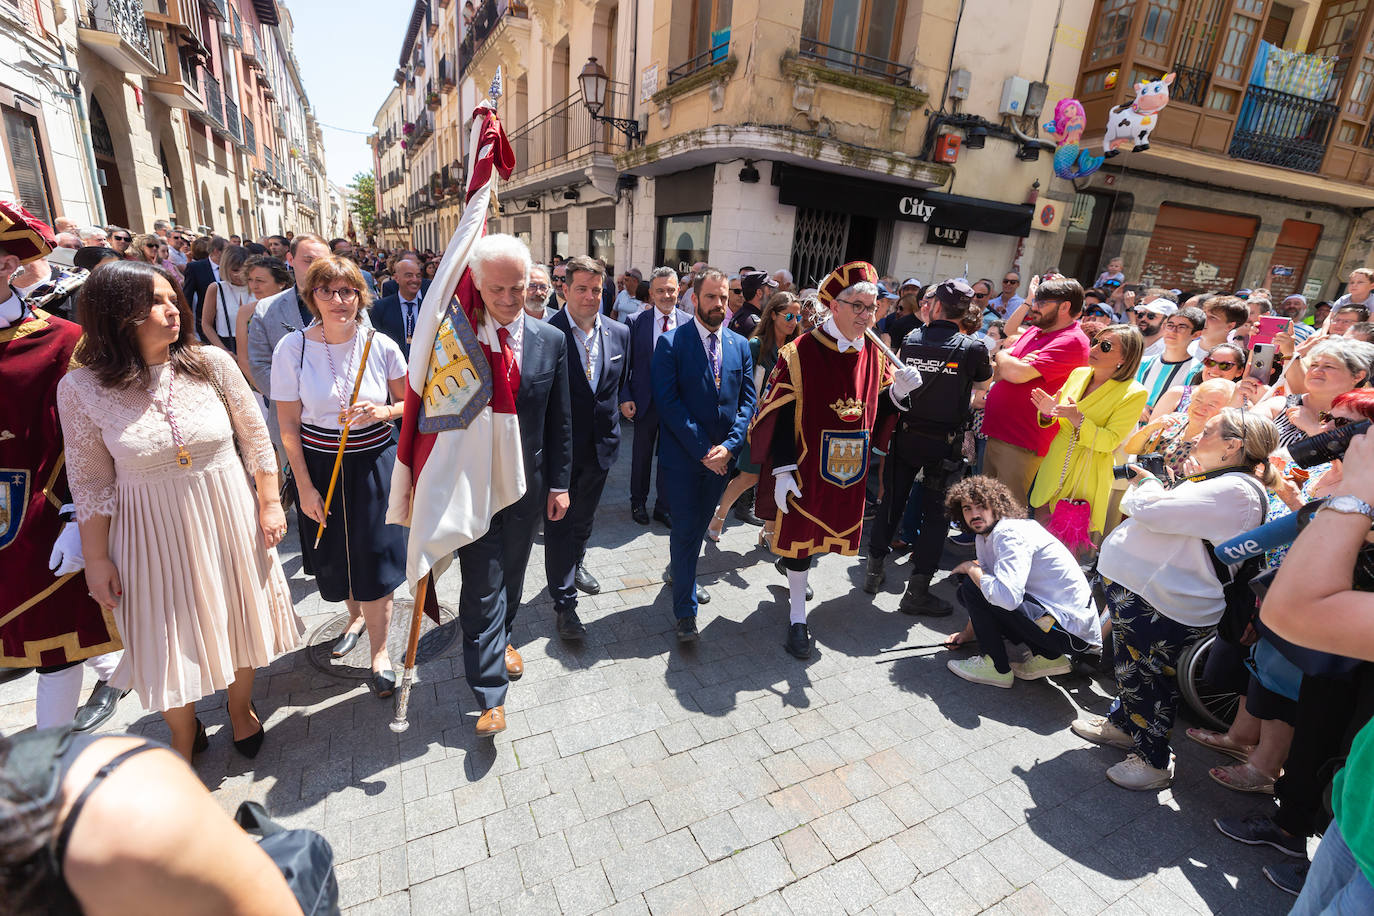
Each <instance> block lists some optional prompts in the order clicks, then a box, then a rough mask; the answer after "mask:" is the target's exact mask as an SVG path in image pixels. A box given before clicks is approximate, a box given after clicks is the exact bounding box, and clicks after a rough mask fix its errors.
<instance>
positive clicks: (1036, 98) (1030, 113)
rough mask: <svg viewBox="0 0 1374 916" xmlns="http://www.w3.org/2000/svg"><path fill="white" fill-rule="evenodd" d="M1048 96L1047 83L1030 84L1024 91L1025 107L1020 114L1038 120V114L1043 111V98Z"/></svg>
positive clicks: (1048, 88)
mask: <svg viewBox="0 0 1374 916" xmlns="http://www.w3.org/2000/svg"><path fill="white" fill-rule="evenodd" d="M1049 94H1050V86H1049V83H1042V82H1040V81H1038V80H1037V81H1036V82H1034V83H1031V84H1030V88H1029V89H1028V90H1027V91H1026V107H1025V108H1024V109H1022V111H1021V113H1022V114H1024V115H1025V116H1026V117H1028V118H1038V117H1040V113H1041V112H1042V111H1044V110H1045V97H1046V96H1047V95H1049Z"/></svg>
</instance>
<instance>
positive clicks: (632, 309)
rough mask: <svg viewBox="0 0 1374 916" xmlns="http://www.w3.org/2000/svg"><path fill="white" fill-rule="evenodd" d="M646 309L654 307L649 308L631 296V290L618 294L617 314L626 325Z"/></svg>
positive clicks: (616, 302)
mask: <svg viewBox="0 0 1374 916" xmlns="http://www.w3.org/2000/svg"><path fill="white" fill-rule="evenodd" d="M646 308H652V306H647V305H645V304H644V303H643V302H640V301H639V300H638V299H636V298H635V297H634V296H631V295H630V292H629V290H624V289H622V290H621V291H620V292H618V293H616V296H615V313H616V315H617V316H618V317H619V318H620V320H621V321H623V322H625V323H626V324H629V323H630V319H632V318H634V317H635V316H636V315H638V314H639V313H640V312H642V311H643V310H644V309H646Z"/></svg>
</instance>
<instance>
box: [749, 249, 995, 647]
mask: <svg viewBox="0 0 1374 916" xmlns="http://www.w3.org/2000/svg"><path fill="white" fill-rule="evenodd" d="M965 288H967V287H965ZM819 298H820V301H821V303H822V304H823V305H826V306H828V307H829V308H830V317H829V318H827V319H826V320H825V322H824V324H822V325H821V326H820V327H819V328H816V329H815V330H813V331H811V332H810V333H809V334H804V335H802V336H801V337H798V338H797V339H796V341H794V342H793V343H791V344H788V345H787V346H786V347H784V348H783V350H782V355H781V358H780V359H779V360H778V364H777V366H775V367H774V369H773V372H772V375H771V376H770V377H769V380H768V385H767V388H766V389H765V391H766V394H765V396H764V400H763V402H762V403H761V404H760V406H759V410H758V415H757V418H756V419H755V421H754V425H753V428H752V429H751V431H750V438H749V442H750V449H751V451H750V457H751V458H752V459H753V461H754V463H756V464H758V465H759V486H758V507H759V508H758V511H759V515H760V516H761V517H763V518H766V519H773V520H774V530H773V540H772V544H771V546H772V550H773V552H774V553H775V554H777V555H778V556H779V557H781V558H782V560H781V565H782V566H783V568H784V569H786V570H787V592H788V598H789V622H788V630H787V641H786V643H785V647H786V649H787V651H788V653H789V654H791V655H793V656H794V657H796V658H800V659H806V658H810V657H811V634H810V632H809V631H808V630H807V626H806V591H807V579H808V577H809V574H810V569H811V557H812V556H813V555H815V554H825V553H838V554H840V555H842V556H849V557H852V556H854V555H855V554H856V553H858V551H859V542H860V540H861V538H862V535H863V511H864V496H865V489H864V482H865V480H866V479H867V477H868V461H869V452H870V449H871V448H872V444H873V442H872V437H873V425H874V423H875V422H876V421H877V419H878V411H879V402H880V399H881V398H883V397H887V396H889V395H890V396H891V397H892V398H893V399H894V401H895V402H897V403H900V402H901V400H902V399H903V398H905V397H907V396H908V395H910V394H911V393H912V392H913V391H915V390H916V389H917V388H918V387H919V386H920V385H921V373H920V372H919V371H918V370H917V369H916V368H915V367H914V366H903V367H901V368H900V369H897V370H896V372H895V374H894V372H893V366H892V365H891V363H890V361H889V359H888V357H887V356H886V355H884V354H883V353H882V352H881V351H880V350H879V349H878V348H877V347H876V346H874V344H873V342H872V340H869V339H867V337H866V333H865V332H867V331H868V330H869V329H871V328H872V327H873V323H874V321H875V320H876V318H877V314H878V304H877V299H878V271H877V270H876V269H875V268H874V267H873V265H872V264H869V263H867V262H864V261H852V262H850V263H848V264H845V265H844V266H842V267H839V268H836V269H835V270H834V271H833V272H832V273H831V274H830V275H829V276H828V277H826V278H825V281H824V282H823V283H822V284H821V286H820V288H819ZM983 359H984V362H985V363H986V360H987V354H986V352H985V353H984V355H983ZM803 379H804V380H805V384H804V385H803V384H802V382H803ZM889 382H890V383H891V385H890V387H888V386H889ZM884 388H888V391H887V392H886V393H884V392H883V389H884ZM770 482H771V486H770ZM908 489H910V484H909V483H908ZM944 529H945V526H944V525H943V524H941V525H940V526H939V530H940V534H941V537H943V534H944Z"/></svg>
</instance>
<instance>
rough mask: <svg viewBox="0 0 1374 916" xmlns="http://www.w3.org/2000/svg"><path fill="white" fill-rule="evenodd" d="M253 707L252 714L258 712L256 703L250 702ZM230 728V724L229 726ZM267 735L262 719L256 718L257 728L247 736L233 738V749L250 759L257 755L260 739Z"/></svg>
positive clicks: (260, 746)
mask: <svg viewBox="0 0 1374 916" xmlns="http://www.w3.org/2000/svg"><path fill="white" fill-rule="evenodd" d="M250 705H251V706H252V707H253V715H255V716H256V715H257V714H258V704H256V703H252V704H250ZM230 727H231V728H232V726H230ZM266 736H267V726H265V725H263V724H262V719H261V718H259V719H258V730H257V731H255V732H253V734H251V735H249V736H248V737H247V738H235V739H234V750H236V751H238V752H239V753H240V754H242V755H243V756H245V757H247V758H248V759H249V760H252V759H253V758H254V757H256V756H258V751H260V750H262V739H263V738H265V737H266Z"/></svg>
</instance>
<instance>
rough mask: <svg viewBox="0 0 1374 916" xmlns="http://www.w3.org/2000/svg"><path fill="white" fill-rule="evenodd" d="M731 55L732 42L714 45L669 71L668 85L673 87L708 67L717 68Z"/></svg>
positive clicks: (727, 41)
mask: <svg viewBox="0 0 1374 916" xmlns="http://www.w3.org/2000/svg"><path fill="white" fill-rule="evenodd" d="M729 54H730V41H729V40H728V39H727V40H725V41H722V42H721V43H720V44H717V45H712V46H711V47H710V48H708V49H707V50H705V51H702V52H701V53H700V54H698V55H697V56H696V57H693V58H692V59H691V60H688V61H685V62H683V63H681V64H678V65H677V66H676V67H674V68H673V69H671V70H669V71H668V85H669V86H671V85H672V84H673V83H676V82H677V81H678V80H680V79H682V78H683V77H687V76H691V75H692V74H693V73H696V72H697V71H698V70H705V69H706V68H707V67H712V66H715V65H716V64H718V63H720V62H721V61H723V60H725V58H726V57H728V56H729Z"/></svg>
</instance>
